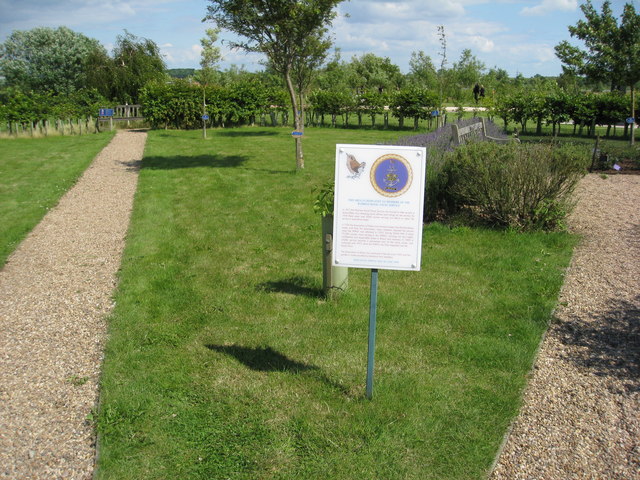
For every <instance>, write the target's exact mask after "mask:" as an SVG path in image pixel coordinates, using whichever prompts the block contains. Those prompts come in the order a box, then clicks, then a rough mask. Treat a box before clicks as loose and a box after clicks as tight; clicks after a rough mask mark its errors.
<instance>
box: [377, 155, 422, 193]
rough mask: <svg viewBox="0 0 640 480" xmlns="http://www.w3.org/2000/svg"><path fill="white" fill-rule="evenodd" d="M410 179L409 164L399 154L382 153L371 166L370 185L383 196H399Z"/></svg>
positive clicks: (411, 176) (411, 177)
mask: <svg viewBox="0 0 640 480" xmlns="http://www.w3.org/2000/svg"><path fill="white" fill-rule="evenodd" d="M412 181H413V170H412V169H411V164H409V162H408V161H407V160H406V159H405V158H403V157H401V156H400V155H383V156H381V157H380V158H378V159H377V160H376V161H375V162H374V164H373V166H372V167H371V185H373V188H374V189H375V190H376V192H378V193H379V194H381V195H384V196H385V197H399V196H400V195H402V194H403V193H405V192H406V191H407V190H408V189H409V187H410V186H411V182H412Z"/></svg>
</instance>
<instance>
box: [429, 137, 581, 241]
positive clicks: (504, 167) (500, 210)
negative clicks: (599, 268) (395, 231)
mask: <svg viewBox="0 0 640 480" xmlns="http://www.w3.org/2000/svg"><path fill="white" fill-rule="evenodd" d="M589 160H590V157H589V152H588V151H587V149H586V148H580V147H576V146H571V145H567V146H552V145H543V144H516V143H513V144H506V145H502V144H496V143H491V142H477V143H470V144H468V145H464V146H461V147H459V148H457V149H456V150H455V151H454V152H452V153H449V154H447V158H446V160H445V165H444V167H443V170H442V175H443V176H444V178H443V179H442V180H441V183H442V185H443V187H444V188H443V189H442V191H441V194H442V195H443V197H444V198H443V199H442V200H441V204H443V205H446V207H447V211H448V213H450V214H452V213H460V212H462V213H464V214H465V215H467V216H468V218H469V219H471V220H472V221H474V222H477V221H480V222H482V223H488V224H491V225H496V226H501V227H508V228H514V229H516V230H553V229H558V228H562V227H563V222H564V219H565V217H566V215H567V214H568V213H569V211H570V209H571V206H572V204H571V199H570V194H571V193H572V191H573V190H574V188H575V186H576V184H577V183H578V181H579V180H580V178H581V177H582V176H583V175H584V174H585V173H586V169H587V167H588V165H589Z"/></svg>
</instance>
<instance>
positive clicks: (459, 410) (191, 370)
mask: <svg viewBox="0 0 640 480" xmlns="http://www.w3.org/2000/svg"><path fill="white" fill-rule="evenodd" d="M290 130H291V129H290V128H289V129H287V128H239V129H227V130H210V131H209V135H208V137H209V138H208V139H207V140H203V139H202V138H201V132H198V131H192V132H176V131H152V132H150V135H149V139H148V143H147V149H146V152H145V158H144V160H143V165H142V170H141V173H140V180H139V186H138V193H137V196H136V202H135V208H134V213H133V218H132V224H131V228H130V231H129V235H128V242H127V247H126V251H125V255H124V260H123V266H122V271H121V273H120V284H119V288H118V291H117V293H116V296H115V301H116V308H115V311H114V313H113V314H112V316H111V318H110V319H109V332H110V333H109V340H108V343H107V346H106V357H105V363H104V371H103V378H102V385H101V402H100V407H99V411H97V412H96V413H95V415H93V416H92V417H91V418H92V419H93V420H95V421H96V425H97V430H98V434H99V437H98V445H99V459H98V472H97V478H101V479H119V480H120V479H140V478H144V479H154V478H157V479H160V478H185V479H186V478H188V479H199V478H201V479H213V478H232V479H291V478H296V479H298V478H299V479H307V478H308V479H322V478H326V479H356V478H384V479H412V478H415V479H465V480H468V479H474V478H477V479H480V478H484V476H485V475H486V473H487V471H488V469H489V468H490V466H491V463H492V461H493V459H494V456H495V454H496V452H497V450H498V447H499V445H500V442H501V440H502V438H503V435H504V433H505V431H506V429H507V427H508V425H509V422H510V421H511V419H512V418H513V417H514V415H515V414H516V413H517V411H518V407H519V403H520V395H521V391H522V388H523V386H524V384H525V381H526V375H527V373H528V372H529V370H530V368H531V364H532V361H533V358H534V355H535V351H536V348H537V346H538V344H539V341H540V338H541V335H542V333H543V332H544V331H545V329H546V327H547V325H548V323H549V321H551V319H552V312H553V309H554V306H555V303H556V299H557V294H558V291H559V288H560V286H561V283H562V277H563V272H564V269H565V268H566V266H567V265H568V262H569V259H570V255H571V250H572V247H573V245H574V243H575V238H573V237H571V236H570V235H568V234H564V233H546V234H545V233H538V234H517V233H513V232H500V231H492V230H485V229H471V228H466V227H461V228H449V227H447V226H444V225H441V224H431V225H427V226H425V230H424V236H423V242H424V245H423V258H422V270H421V271H420V272H394V271H381V272H380V279H379V296H378V336H377V351H376V384H375V392H374V398H373V400H371V401H369V400H367V399H365V395H364V382H365V373H366V346H367V322H368V306H369V303H368V302H369V298H368V296H369V272H368V271H366V270H357V269H352V270H350V278H349V282H350V287H349V290H348V291H347V292H346V293H345V294H343V295H342V296H341V297H339V298H338V299H336V300H327V299H325V298H324V297H323V296H322V292H321V285H322V271H321V262H322V239H321V234H320V218H319V217H318V216H317V215H315V214H314V213H313V210H312V205H313V200H314V197H315V192H314V190H315V189H317V188H318V187H319V186H321V185H322V184H323V183H324V182H325V181H327V180H328V179H330V178H332V176H333V161H334V154H335V144H336V143H366V144H371V143H374V144H375V143H380V142H383V141H386V140H390V139H393V138H396V137H397V136H398V132H385V131H375V130H364V131H358V130H346V129H331V128H308V129H307V130H306V133H305V139H304V148H305V163H306V168H305V170H303V171H301V172H298V173H296V172H295V158H294V148H293V140H292V139H291V136H290Z"/></svg>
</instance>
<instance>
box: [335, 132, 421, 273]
mask: <svg viewBox="0 0 640 480" xmlns="http://www.w3.org/2000/svg"><path fill="white" fill-rule="evenodd" d="M425 173H426V149H425V148H423V147H396V146H389V145H347V144H339V145H336V173H335V175H336V176H335V200H334V205H335V206H334V220H333V221H334V223H333V263H334V265H335V266H339V267H354V268H371V269H386V270H420V259H421V254H422V212H423V204H424V182H425Z"/></svg>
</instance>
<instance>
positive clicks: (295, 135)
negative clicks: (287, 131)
mask: <svg viewBox="0 0 640 480" xmlns="http://www.w3.org/2000/svg"><path fill="white" fill-rule="evenodd" d="M291 135H293V136H294V137H301V136H302V132H298V131H297V130H295V131H293V132H291Z"/></svg>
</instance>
